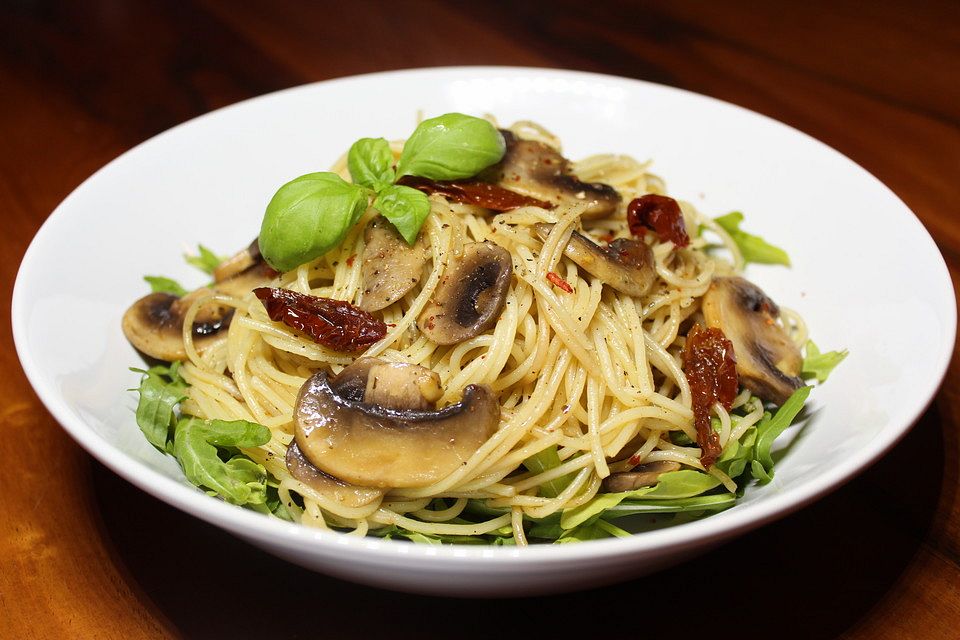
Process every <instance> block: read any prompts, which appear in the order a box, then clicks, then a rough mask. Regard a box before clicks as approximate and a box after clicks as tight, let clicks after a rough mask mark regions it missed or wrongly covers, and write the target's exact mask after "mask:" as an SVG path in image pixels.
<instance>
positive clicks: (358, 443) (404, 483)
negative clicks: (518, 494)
mask: <svg viewBox="0 0 960 640" xmlns="http://www.w3.org/2000/svg"><path fill="white" fill-rule="evenodd" d="M336 382H337V381H336V380H335V381H334V385H331V382H330V381H329V380H328V379H327V374H326V372H320V373H317V374H316V375H314V376H313V377H312V378H310V379H309V380H307V382H306V383H305V384H304V385H303V387H302V388H301V390H300V395H299V396H298V398H297V403H296V407H295V410H294V419H295V421H296V431H295V438H296V442H297V445H298V446H299V448H300V450H301V451H302V452H303V455H304V456H305V457H306V458H307V460H309V461H310V462H311V463H312V464H313V465H314V466H316V467H317V468H318V469H320V470H321V471H323V472H325V473H327V474H329V475H332V476H334V477H336V478H339V479H340V480H343V481H346V482H349V483H351V484H355V485H360V486H367V487H378V488H384V489H386V488H406V487H423V486H427V485H429V484H432V483H434V482H437V481H438V480H441V479H442V478H444V477H446V476H448V475H449V474H451V473H453V471H455V470H456V469H457V468H459V467H460V466H461V465H463V464H465V463H466V461H467V460H468V459H469V458H470V456H472V455H473V454H474V453H475V452H476V450H477V449H479V448H480V446H481V445H482V444H483V443H484V442H486V440H487V439H488V438H489V437H490V436H491V435H492V434H493V432H494V431H495V430H496V428H497V424H498V423H499V420H500V405H499V404H497V401H496V398H495V397H494V395H493V392H491V391H490V389H489V388H487V387H485V386H480V385H470V386H468V387H467V388H466V389H465V390H464V392H463V398H462V399H461V400H460V402H458V403H457V404H454V405H450V406H448V407H445V408H443V409H441V410H439V411H423V410H418V409H398V408H391V407H385V406H382V405H379V404H373V403H370V402H366V401H357V400H353V399H350V398H346V397H344V396H343V395H342V394H341V393H340V392H339V391H337V390H336V387H337V386H338V385H337V384H336ZM364 400H366V399H364Z"/></svg>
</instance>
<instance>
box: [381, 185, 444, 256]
mask: <svg viewBox="0 0 960 640" xmlns="http://www.w3.org/2000/svg"><path fill="white" fill-rule="evenodd" d="M373 206H374V207H375V208H376V209H377V210H378V211H379V212H380V213H382V214H383V217H384V218H386V219H387V220H389V221H390V222H392V223H393V226H395V227H396V228H397V231H399V232H400V235H401V236H403V239H404V240H406V241H407V243H408V244H411V245H412V244H413V243H414V242H416V241H417V235H418V234H419V233H420V227H422V226H423V222H424V220H426V219H427V216H428V215H430V200H428V199H427V196H426V194H425V193H423V192H422V191H417V190H416V189H413V188H411V187H404V186H401V185H390V186H389V187H386V188H384V189H383V190H382V191H380V193H379V195H377V200H376V202H374V203H373Z"/></svg>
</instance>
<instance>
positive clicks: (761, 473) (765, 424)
mask: <svg viewBox="0 0 960 640" xmlns="http://www.w3.org/2000/svg"><path fill="white" fill-rule="evenodd" d="M812 388H813V387H807V386H804V387H800V388H799V389H797V390H796V391H794V392H793V394H792V395H791V396H790V397H789V398H787V401H786V402H784V403H783V406H781V407H780V408H779V409H777V412H776V413H775V414H773V416H772V417H771V415H770V413H769V412H767V413H764V414H763V418H761V419H760V422H758V423H757V443H756V446H755V447H754V450H753V460H752V461H751V471H752V473H753V477H754V478H756V479H757V481H759V482H760V483H761V484H766V483H768V482H770V481H771V480H773V457H772V456H771V454H770V449H771V447H772V446H773V441H774V440H776V439H777V438H778V437H779V436H780V434H781V433H783V430H784V429H786V428H787V427H789V426H790V425H791V423H793V419H794V418H796V417H797V414H798V413H800V410H801V409H803V403H804V402H806V401H807V396H809V395H810V390H811V389H812Z"/></svg>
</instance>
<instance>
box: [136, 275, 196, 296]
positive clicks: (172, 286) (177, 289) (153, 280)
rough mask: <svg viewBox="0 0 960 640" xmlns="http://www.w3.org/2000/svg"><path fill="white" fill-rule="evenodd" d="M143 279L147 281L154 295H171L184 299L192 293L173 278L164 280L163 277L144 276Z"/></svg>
mask: <svg viewBox="0 0 960 640" xmlns="http://www.w3.org/2000/svg"><path fill="white" fill-rule="evenodd" d="M143 279H144V280H146V281H147V284H149V285H150V290H151V291H153V292H154V293H169V294H170V295H172V296H177V297H178V298H182V297H183V296H185V295H187V294H188V293H190V292H189V291H187V290H186V289H184V288H183V287H182V286H180V283H179V282H177V281H176V280H174V279H172V278H164V277H163V276H143Z"/></svg>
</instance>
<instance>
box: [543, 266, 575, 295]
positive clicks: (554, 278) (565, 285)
mask: <svg viewBox="0 0 960 640" xmlns="http://www.w3.org/2000/svg"><path fill="white" fill-rule="evenodd" d="M547 280H549V281H550V283H551V284H552V285H554V286H555V287H559V288H560V289H562V290H564V291H566V292H567V293H573V287H571V286H570V283H569V282H567V281H566V280H564V279H563V278H561V277H560V276H559V275H557V274H556V273H554V272H553V271H548V272H547Z"/></svg>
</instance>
